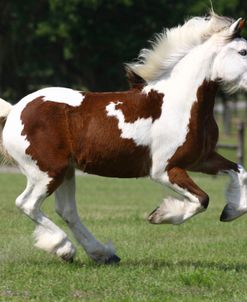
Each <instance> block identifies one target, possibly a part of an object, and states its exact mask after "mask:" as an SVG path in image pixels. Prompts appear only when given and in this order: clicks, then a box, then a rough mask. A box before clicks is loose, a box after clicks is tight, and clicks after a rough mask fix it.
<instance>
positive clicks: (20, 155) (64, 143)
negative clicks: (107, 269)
mask: <svg viewBox="0 0 247 302" xmlns="http://www.w3.org/2000/svg"><path fill="white" fill-rule="evenodd" d="M244 25H245V21H244V20H243V19H242V18H239V19H238V20H234V19H231V18H228V17H223V16H219V15H217V14H215V13H213V12H212V13H211V14H210V15H209V16H207V17H193V18H190V19H188V20H187V21H185V22H184V23H183V25H179V26H177V27H174V28H171V29H165V30H164V31H163V32H162V33H161V34H159V35H158V36H157V37H156V39H155V41H154V42H153V43H151V46H150V48H149V49H143V50H141V52H140V54H139V56H138V58H137V60H136V61H134V62H132V63H129V64H126V72H127V77H128V80H129V83H130V88H129V90H127V91H121V92H102V93H94V92H83V91H77V90H72V89H69V88H62V87H50V88H43V89H41V90H38V91H36V92H33V93H31V94H29V95H27V96H25V97H24V98H22V99H21V100H20V101H19V102H18V103H17V104H15V105H11V104H10V103H8V102H6V101H4V100H1V101H0V117H1V118H0V121H1V130H2V131H1V137H2V142H1V145H2V148H1V153H2V154H3V156H5V157H6V156H8V157H10V158H11V159H13V161H14V162H15V163H16V164H17V166H18V167H19V169H20V171H21V172H22V173H23V174H24V175H25V176H26V178H27V185H26V188H25V190H24V191H23V193H22V194H21V195H20V196H18V198H17V199H16V206H17V207H18V208H19V209H20V210H21V211H22V212H23V213H24V214H26V215H27V216H28V217H29V218H31V219H32V220H33V221H34V222H35V224H36V229H35V232H34V235H35V245H36V246H37V247H38V248H41V249H43V250H45V251H47V252H50V253H53V254H55V255H57V256H58V257H60V258H61V259H63V260H65V261H72V260H73V258H74V257H75V253H76V248H75V247H74V245H73V244H72V243H71V241H70V240H69V239H68V237H67V235H66V233H65V232H64V231H63V230H61V229H60V228H59V227H58V226H57V225H56V224H55V223H53V222H52V221H51V220H50V219H49V218H48V217H47V216H45V214H44V213H43V212H42V211H41V210H40V207H41V205H42V203H43V202H44V200H45V199H46V197H47V196H49V195H51V194H52V193H55V209H56V212H57V213H58V214H59V215H60V216H61V217H62V218H63V219H64V221H65V222H66V223H67V225H68V226H69V228H70V229H71V231H72V233H73V235H74V237H75V238H76V239H77V241H78V242H79V244H80V245H81V246H82V247H83V248H84V250H85V252H86V253H87V255H88V256H89V257H90V258H91V259H93V260H94V261H95V262H96V263H106V264H109V263H117V262H119V261H120V258H119V257H118V256H117V255H116V251H115V248H114V246H113V245H112V244H111V243H109V244H103V243H101V242H100V241H99V240H97V239H96V238H95V237H94V235H93V234H92V233H91V232H90V231H89V230H88V229H87V228H86V227H85V226H84V225H83V223H82V222H81V220H80V218H79V215H78V212H77V208H76V200H75V168H78V169H80V170H82V171H83V172H85V173H89V174H96V175H101V176H105V177H119V178H138V177H146V176H149V177H150V178H151V179H152V180H153V181H156V182H159V183H160V184H161V185H164V186H168V187H169V188H171V189H172V190H174V191H175V192H177V193H179V194H180V195H181V196H182V199H178V198H175V197H168V198H165V199H164V200H163V202H162V203H161V205H160V206H159V207H158V208H156V209H155V210H154V211H153V212H151V214H150V215H149V217H148V220H149V222H150V223H152V224H181V223H183V222H185V221H187V220H188V219H190V218H191V217H193V216H195V215H196V214H198V213H201V212H203V211H205V210H206V209H207V207H208V204H209V196H208V194H207V193H206V192H204V191H203V190H202V189H201V188H200V187H199V186H198V185H197V184H196V183H194V181H193V180H192V179H191V177H190V176H189V175H188V173H187V172H188V171H193V172H202V173H206V174H210V175H216V174H227V175H229V177H230V184H229V186H228V188H227V191H226V205H225V207H224V209H223V211H222V214H221V216H220V220H221V221H225V222H227V221H232V220H234V219H236V218H238V217H239V216H241V215H243V214H244V213H246V212H247V172H246V171H245V169H244V168H243V167H242V166H240V165H238V164H237V163H234V162H232V161H229V160H227V159H225V158H224V157H222V156H221V155H219V154H218V153H217V152H216V143H217V140H218V127H217V124H216V122H215V119H214V115H213V108H214V103H215V96H216V92H217V90H218V87H219V86H220V85H223V86H224V87H226V88H227V91H228V93H230V92H232V91H235V90H237V89H244V90H247V41H246V40H245V39H244V38H242V37H241V31H242V29H243V28H244Z"/></svg>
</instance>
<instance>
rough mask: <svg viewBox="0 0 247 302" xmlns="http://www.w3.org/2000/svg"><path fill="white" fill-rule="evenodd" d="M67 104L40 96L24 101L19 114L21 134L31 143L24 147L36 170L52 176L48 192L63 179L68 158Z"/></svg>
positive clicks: (69, 154)
mask: <svg viewBox="0 0 247 302" xmlns="http://www.w3.org/2000/svg"><path fill="white" fill-rule="evenodd" d="M66 106H67V105H66V104H61V103H60V104H59V103H55V102H47V101H43V96H40V97H38V98H36V99H35V100H33V101H32V102H30V103H29V104H27V106H26V107H25V108H24V110H23V111H22V113H21V120H22V123H23V125H24V128H23V130H22V133H21V134H22V135H23V136H26V138H27V140H28V141H29V142H30V145H29V147H28V148H27V149H26V154H29V155H30V156H31V157H32V159H33V160H34V161H37V165H38V167H39V169H40V170H41V171H43V172H47V173H48V175H49V177H51V178H53V179H54V181H52V182H51V183H50V184H49V186H48V192H50V193H52V192H53V191H54V189H56V187H57V186H58V185H59V184H60V183H61V182H62V180H63V177H64V173H65V172H66V170H67V168H68V166H69V161H70V158H71V146H70V139H69V132H68V128H67V123H66V117H65V107H66Z"/></svg>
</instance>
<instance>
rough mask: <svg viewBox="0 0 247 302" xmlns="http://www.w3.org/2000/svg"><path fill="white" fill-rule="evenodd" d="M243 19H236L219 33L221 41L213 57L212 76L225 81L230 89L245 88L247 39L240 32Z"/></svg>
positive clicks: (243, 22) (242, 26) (246, 77)
mask: <svg viewBox="0 0 247 302" xmlns="http://www.w3.org/2000/svg"><path fill="white" fill-rule="evenodd" d="M244 25H245V20H243V19H241V18H240V19H238V20H237V21H236V22H234V23H233V24H232V25H231V26H230V27H229V28H228V29H227V30H224V32H222V33H220V36H221V37H220V39H221V42H222V40H223V43H219V44H220V46H219V48H218V49H219V50H218V52H217V55H216V57H215V60H214V63H213V68H212V75H213V76H212V77H213V79H214V80H220V81H222V82H223V83H225V84H226V85H227V86H228V87H229V88H230V90H231V91H235V90H237V89H239V88H240V89H241V88H242V89H244V90H247V41H246V40H245V39H244V38H241V36H240V34H241V31H242V29H243V28H244Z"/></svg>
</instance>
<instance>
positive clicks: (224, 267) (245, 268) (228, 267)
mask: <svg viewBox="0 0 247 302" xmlns="http://www.w3.org/2000/svg"><path fill="white" fill-rule="evenodd" d="M119 265H120V266H121V265H122V266H125V267H129V268H131V267H133V268H134V267H141V266H144V267H145V266H147V267H149V268H152V269H154V270H155V269H160V268H162V267H163V268H164V267H166V268H169V269H171V270H175V269H176V268H179V269H181V267H184V268H191V267H193V268H195V269H215V270H220V271H236V272H247V263H239V262H238V263H222V262H221V263H220V262H210V261H191V260H181V261H177V262H172V261H166V260H164V259H157V260H149V259H147V260H146V259H144V260H143V259H141V260H127V261H126V262H124V261H123V263H122V264H121V263H120V264H119Z"/></svg>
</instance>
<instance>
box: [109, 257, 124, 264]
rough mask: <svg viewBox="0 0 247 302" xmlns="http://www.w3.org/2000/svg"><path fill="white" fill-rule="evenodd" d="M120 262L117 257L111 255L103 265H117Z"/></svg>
mask: <svg viewBox="0 0 247 302" xmlns="http://www.w3.org/2000/svg"><path fill="white" fill-rule="evenodd" d="M120 260H121V259H120V258H119V257H118V256H117V255H112V256H111V257H110V258H108V259H107V260H105V264H117V263H119V262H120Z"/></svg>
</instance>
